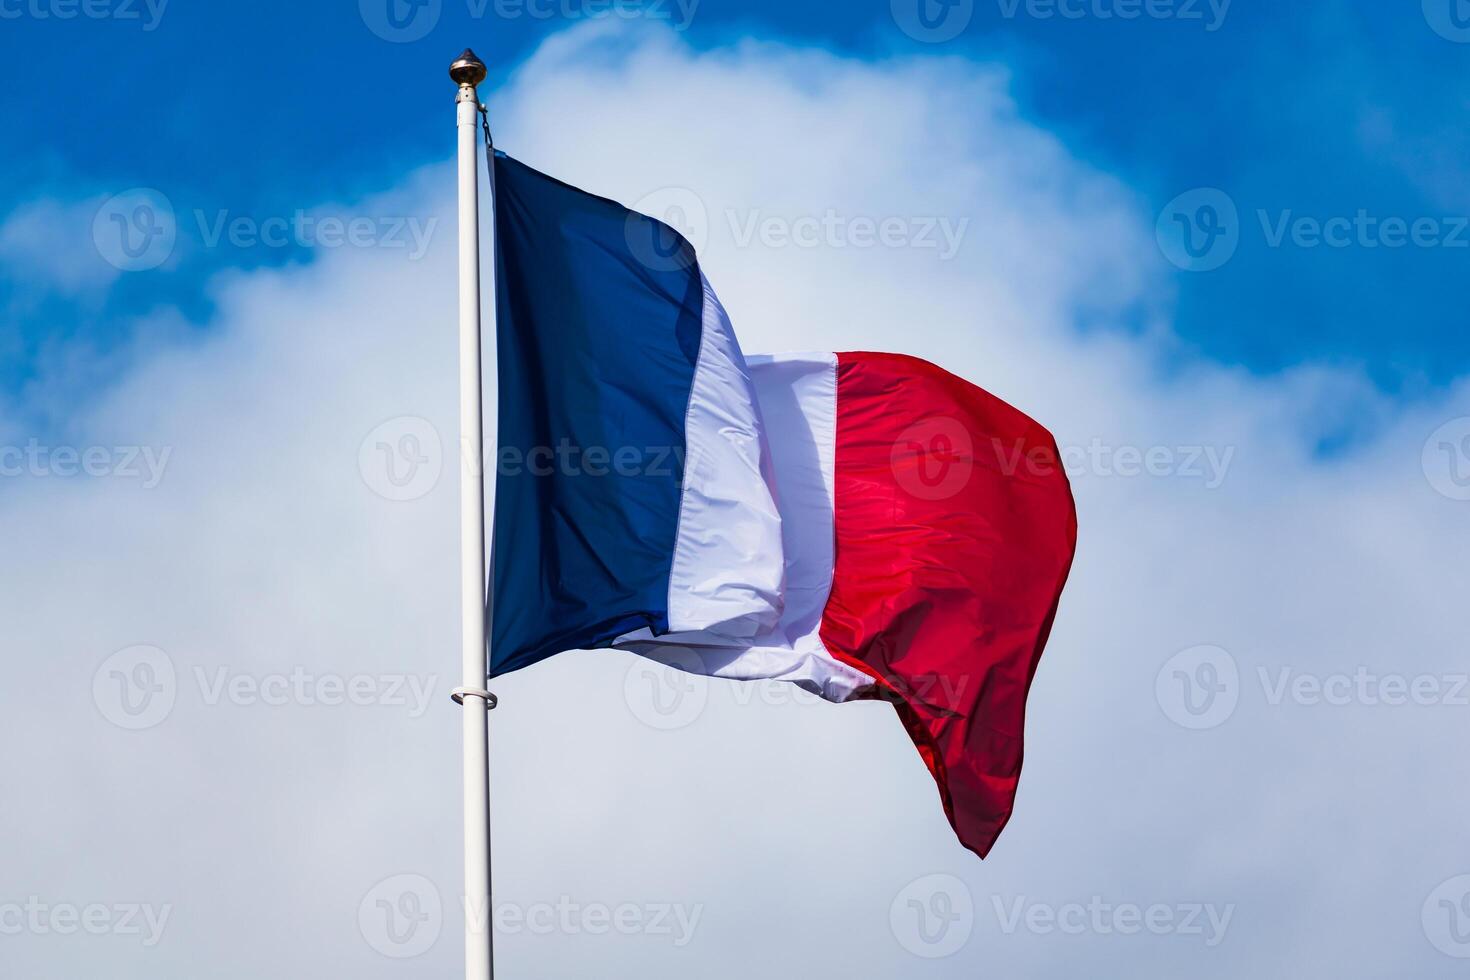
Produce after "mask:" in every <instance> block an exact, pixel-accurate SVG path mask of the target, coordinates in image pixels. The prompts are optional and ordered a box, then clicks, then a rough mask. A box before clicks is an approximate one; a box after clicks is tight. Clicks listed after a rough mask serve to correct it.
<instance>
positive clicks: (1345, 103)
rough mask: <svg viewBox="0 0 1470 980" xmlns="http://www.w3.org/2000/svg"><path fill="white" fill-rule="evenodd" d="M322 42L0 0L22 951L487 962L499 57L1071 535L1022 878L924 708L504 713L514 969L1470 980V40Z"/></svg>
mask: <svg viewBox="0 0 1470 980" xmlns="http://www.w3.org/2000/svg"><path fill="white" fill-rule="evenodd" d="M301 6H302V5H296V4H285V3H260V4H254V5H252V6H251V8H250V10H249V11H244V10H241V11H238V12H233V13H232V12H226V11H223V10H216V9H205V8H204V6H203V5H199V4H190V3H187V2H186V0H172V2H170V3H163V2H162V0H154V2H153V3H151V4H150V3H147V2H144V0H137V2H129V0H97V2H95V3H93V4H91V5H87V6H76V7H73V6H72V5H69V4H67V3H63V2H61V0H25V2H20V0H14V2H11V0H0V39H3V43H4V45H5V49H4V50H5V51H6V55H7V57H6V58H4V59H0V79H3V81H4V83H5V85H4V92H5V94H4V95H3V97H0V98H3V101H4V105H5V107H6V110H7V111H6V115H5V119H6V129H7V133H6V141H7V148H8V150H9V152H7V153H5V154H4V155H3V161H0V167H3V168H4V170H5V173H6V177H7V179H6V180H5V181H4V182H3V184H0V311H3V314H4V327H3V332H0V540H3V541H4V549H3V551H4V556H5V559H4V560H3V562H0V611H3V621H4V623H5V624H6V627H7V629H6V637H5V640H4V646H3V650H4V653H5V664H6V666H7V667H8V669H9V670H10V673H11V676H10V679H9V682H8V683H6V684H4V685H3V686H0V716H3V717H4V718H5V720H6V721H5V728H4V731H5V733H6V735H7V738H6V750H5V751H4V752H3V753H0V785H3V786H4V794H3V801H4V802H3V805H0V841H3V843H0V868H3V874H0V974H3V975H5V976H16V977H26V978H52V977H56V978H60V977H73V976H77V975H103V976H109V977H120V978H122V977H137V978H144V977H146V978H159V977H170V978H172V977H178V978H185V977H197V976H220V977H228V978H242V980H243V978H258V977H260V976H264V975H276V976H286V977H314V976H322V975H332V976H337V975H347V976H361V977H374V978H376V977H384V978H389V977H415V978H420V977H426V976H454V975H455V974H456V973H457V972H458V971H459V970H460V968H461V955H462V953H461V944H460V939H459V935H458V932H459V928H460V923H461V921H462V918H461V914H462V912H461V909H460V900H459V898H458V894H459V887H460V882H459V878H460V873H461V872H460V842H461V838H460V824H459V822H460V803H459V799H460V794H459V714H458V711H459V709H457V708H455V707H454V706H453V704H452V703H451V702H450V701H449V700H448V696H447V695H448V691H449V689H450V688H451V687H453V686H455V684H457V683H458V679H457V677H456V676H455V675H456V673H457V669H458V638H457V635H456V633H457V629H458V623H459V618H458V610H457V585H456V580H455V576H456V570H457V564H456V561H457V558H456V555H457V539H456V527H455V522H456V514H457V511H456V507H457V487H456V483H457V481H456V479H455V475H456V474H455V467H456V465H457V461H456V460H455V458H454V457H455V453H454V448H453V447H454V446H455V445H456V441H457V437H458V433H457V429H456V424H457V423H456V419H457V414H456V401H455V391H454V378H455V362H454V358H455V343H456V338H455V333H454V297H455V292H454V281H455V280H454V272H455V258H454V245H455V242H454V214H453V207H454V202H453V197H452V193H453V168H452V161H451V159H450V151H451V146H452V143H451V141H452V138H453V136H452V125H453V123H452V119H453V111H452V97H453V91H452V86H451V85H450V83H449V82H448V80H447V78H446V77H445V76H444V69H445V66H446V65H447V63H448V61H449V59H450V58H452V56H453V55H454V54H456V53H457V52H458V51H459V50H460V49H461V48H462V47H463V46H464V45H465V44H466V43H469V44H472V45H474V46H475V47H476V48H477V49H478V50H479V51H480V53H481V55H482V56H484V57H486V59H487V60H488V61H490V62H491V63H492V79H491V84H490V85H487V86H486V88H485V89H484V90H483V95H484V97H485V99H486V101H487V102H488V103H489V105H490V110H491V114H492V119H493V122H494V126H495V130H496V136H497V141H498V142H499V144H500V145H501V147H502V148H504V149H505V150H506V151H507V152H509V153H511V154H512V155H514V156H517V157H519V158H520V159H522V160H524V161H525V162H526V163H528V164H530V165H532V166H535V167H537V168H539V169H542V170H545V171H547V172H549V173H552V174H554V175H556V176H559V177H561V178H563V179H565V180H567V181H569V182H571V183H574V184H576V185H578V186H581V187H584V188H586V189H588V190H590V191H593V192H595V193H598V194H602V195H605V196H609V197H613V198H615V199H618V200H620V201H623V202H625V203H627V204H628V205H630V206H633V207H636V208H638V209H639V210H644V211H646V212H647V213H652V214H656V215H657V216H660V217H663V218H665V219H666V220H669V221H671V222H673V223H676V224H678V225H679V226H680V228H681V230H683V231H684V232H685V233H686V235H688V236H689V237H690V238H691V239H692V240H694V241H695V242H696V244H697V245H698V246H699V247H700V251H701V257H702V265H703V267H704V269H705V271H706V272H707V274H708V275H709V277H710V279H711V281H712V282H713V284H714V285H715V287H716V288H717V289H718V291H719V293H720V296H721V298H722V299H723V300H724V303H725V305H726V306H727V308H728V309H729V312H730V314H731V317H732V319H733V320H734V323H735V325H736V329H737V332H738V334H739V336H740V339H741V342H742V344H743V346H744V348H745V349H746V350H747V351H749V352H764V351H778V350H790V349H814V350H844V349H876V350H893V351H902V352H906V353H912V354H917V355H920V356H923V357H926V358H929V359H930V360H933V361H936V362H938V363H939V364H942V365H944V366H945V367H948V368H949V369H951V370H953V371H955V372H956V373H958V374H961V375H963V376H965V377H966V378H969V379H970V380H972V381H974V382H976V383H978V384H980V385H982V386H984V387H986V388H988V389H989V390H991V391H993V392H995V393H996V394H998V395H1000V396H1001V397H1003V398H1005V399H1007V400H1008V401H1010V402H1012V403H1013V404H1015V405H1017V406H1019V407H1021V408H1022V409H1024V410H1025V411H1026V412H1027V413H1028V414H1030V415H1032V416H1033V417H1035V418H1037V419H1039V420H1040V421H1042V422H1043V423H1044V424H1046V425H1047V426H1048V427H1050V428H1051V429H1052V430H1053V432H1055V433H1056V435H1057V438H1058V441H1059V443H1060V444H1061V446H1062V447H1063V451H1064V454H1065V458H1066V460H1067V462H1068V466H1069V471H1070V473H1071V476H1072V479H1073V484H1074V488H1075V491H1076V495H1077V499H1078V507H1079V519H1080V523H1081V541H1080V547H1079V555H1078V562H1077V565H1076V568H1075V570H1074V572H1073V576H1072V580H1071V584H1070V585H1069V587H1068V591H1067V593H1066V595H1065V597H1064V601H1063V605H1062V609H1061V613H1060V617H1059V619H1058V622H1057V627H1056V631H1055V633H1054V636H1053V639H1052V642H1051V645H1050V647H1049V649H1048V652H1047V654H1046V656H1045V658H1044V660H1043V662H1042V665H1041V668H1040V671H1039V673H1038V676H1037V679H1036V684H1035V687H1034V689H1033V692H1032V698H1031V710H1030V713H1029V716H1028V725H1027V740H1028V746H1027V749H1028V751H1027V761H1026V771H1025V775H1024V777H1023V779H1022V782H1021V789H1020V794H1019V797H1018V801H1017V809H1016V814H1015V817H1014V819H1013V821H1012V823H1011V825H1010V826H1009V828H1008V829H1007V830H1006V832H1005V834H1004V835H1003V836H1002V838H1001V840H1000V842H999V844H998V845H997V847H996V848H995V850H994V852H993V853H992V855H991V856H990V858H989V859H987V860H986V861H985V862H983V863H982V862H980V861H979V860H977V859H976V858H975V857H974V856H973V855H972V854H970V853H969V852H967V851H965V850H964V849H963V848H961V847H960V846H959V844H958V843H957V842H956V841H955V840H954V838H953V835H952V833H951V832H950V830H949V828H948V826H947V824H946V822H945V820H944V817H943V814H942V812H941V810H940V807H939V805H938V801H937V799H936V798H935V793H934V789H933V786H932V782H931V781H930V779H929V776H928V774H927V772H926V771H925V770H924V767H923V765H922V763H921V761H920V760H919V758H918V757H917V755H916V754H915V753H914V751H913V748H912V746H911V745H910V744H909V742H908V740H907V738H906V737H905V736H904V734H903V732H902V730H901V727H900V726H899V724H898V721H897V719H896V718H895V717H894V716H893V713H892V711H891V709H889V708H888V707H887V706H885V705H880V704H853V705H837V706H834V705H827V704H823V703H819V702H815V701H814V700H813V699H811V698H809V697H806V696H804V695H801V694H800V693H799V692H793V691H789V690H785V689H782V688H779V687H762V686H759V685H738V684H733V683H727V682H720V681H703V680H699V679H692V678H689V677H686V676H684V675H678V674H673V673H668V672H664V671H663V670H662V669H661V668H657V667H654V666H652V665H649V664H646V663H645V662H642V661H639V660H637V659H636V658H633V657H631V656H630V655H626V654H623V653H618V652H613V651H600V652H596V653H569V654H565V655H562V656H560V657H557V658H553V659H552V660H550V661H547V662H544V663H542V664H540V665H537V666H536V667H533V668H530V669H528V670H525V671H522V672H520V673H518V674H515V675H512V676H508V677H505V678H503V679H500V680H499V681H497V684H496V691H497V693H498V694H499V695H500V698H501V706H500V708H498V709H497V710H496V712H495V713H494V715H493V716H492V793H493V796H494V807H493V808H494V813H493V823H494V830H495V844H494V857H495V865H494V875H495V908H494V910H493V915H494V921H495V924H496V928H497V962H498V965H499V967H500V970H501V974H502V975H503V976H505V977H521V976H537V977H585V976H630V977H631V976H638V977H669V978H674V977H679V978H682V977H688V976H709V977H737V976H739V977H745V976H751V975H762V976H773V977H806V976H849V977H865V978H866V977H873V978H880V977H882V978H886V977H893V976H914V977H936V978H938V977H944V978H951V977H952V978H960V977H964V978H971V977H975V976H995V977H1041V978H1071V977H1075V976H1078V975H1086V976H1130V977H1175V976H1190V977H1234V976H1239V975H1242V974H1247V973H1250V974H1256V975H1267V976H1299V975H1336V976H1345V977H1383V976H1403V975H1413V976H1418V977H1453V976H1461V975H1463V973H1464V970H1465V963H1464V960H1465V959H1466V958H1470V841H1467V838H1466V836H1465V834H1464V824H1465V813H1466V807H1467V804H1470V790H1467V788H1466V787H1467V779H1466V777H1467V775H1470V762H1467V761H1466V754H1465V752H1464V750H1463V746H1464V745H1465V744H1466V736H1467V735H1470V683H1467V673H1470V667H1467V666H1466V662H1465V642H1464V612H1463V609H1464V582H1465V576H1464V571H1463V556H1464V554H1465V553H1466V546H1467V544H1470V534H1467V531H1466V516H1467V514H1470V383H1467V382H1466V381H1465V376H1466V375H1467V374H1470V342H1467V340H1466V338H1467V336H1470V334H1467V332H1466V331H1465V330H1464V329H1463V327H1464V316H1465V314H1464V304H1463V301H1462V297H1461V296H1460V295H1459V293H1460V291H1459V290H1457V289H1455V288H1454V286H1455V284H1456V283H1458V282H1461V281H1463V278H1464V264H1465V262H1466V260H1467V255H1470V228H1467V225H1470V220H1467V218H1466V217H1464V216H1465V215H1467V214H1470V197H1467V194H1466V191H1465V188H1466V187H1470V183H1467V181H1466V180H1465V178H1466V176H1467V171H1470V142H1467V140H1466V137H1465V136H1464V127H1463V124H1462V120H1463V110H1464V107H1465V106H1466V105H1467V103H1470V88H1467V84H1466V82H1465V78H1466V75H1465V71H1464V69H1465V67H1466V65H1467V63H1470V61H1467V59H1470V44H1466V43H1463V42H1466V41H1470V26H1462V25H1463V24H1465V18H1464V17H1463V16H1459V15H1460V14H1463V11H1461V10H1459V8H1457V7H1454V6H1452V5H1451V4H1450V3H1448V2H1446V3H1443V4H1440V3H1436V2H1435V0H1426V2H1425V3H1424V4H1423V5H1422V6H1423V9H1422V10H1421V9H1420V8H1419V5H1415V4H1409V5H1403V6H1402V9H1397V10H1390V9H1389V8H1388V5H1382V7H1380V6H1379V5H1374V6H1373V8H1372V9H1371V10H1365V9H1359V7H1358V6H1357V5H1352V4H1348V3H1322V4H1317V5H1313V8H1312V10H1310V11H1307V10H1297V9H1293V10H1290V11H1288V10H1278V9H1275V8H1277V7H1279V6H1281V5H1275V4H1273V5H1270V6H1271V8H1272V9H1266V8H1265V6H1264V5H1260V4H1252V3H1247V2H1246V0H1237V3H1235V4H1225V3H1223V2H1216V3H1213V4H1212V3H1209V2H1207V0H1200V2H1192V0H1178V2H1175V3H1160V4H1155V5H1152V6H1148V7H1146V8H1145V7H1143V5H1131V4H1129V3H1126V2H1123V0H1086V2H1081V0H1071V2H1060V0H1059V2H1058V3H1055V4H1048V3H1041V2H1035V0H1033V2H1028V0H1016V2H1014V3H1012V2H1010V0H993V2H989V3H985V2H982V3H974V2H970V0H961V2H958V3H955V4H951V5H949V6H941V5H940V4H938V3H932V4H927V3H926V4H925V5H924V6H922V7H920V6H919V5H918V4H916V3H915V4H907V3H906V2H905V0H894V2H893V3H892V4H889V3H887V2H874V3H860V4H850V5H842V8H841V9H839V10H832V9H829V7H830V5H825V4H824V5H820V6H819V5H815V4H813V5H810V7H809V8H808V7H806V6H801V7H795V8H794V9H793V7H792V5H790V4H775V3H770V4H767V3H764V2H754V0H751V2H746V3H736V2H734V0H705V2H704V3H703V4H696V3H692V2H690V0H686V2H685V3H683V4H680V3H679V2H677V0H665V2H663V3H660V4H649V5H646V6H645V7H643V8H641V9H640V10H641V12H635V11H633V8H630V7H619V8H614V9H612V10H611V11H609V8H608V7H607V6H606V5H601V4H591V5H589V4H586V3H579V2H574V0H555V2H552V0H544V2H540V3H538V2H534V0H525V3H511V2H509V0H500V2H498V3H497V2H496V0H486V3H484V4H482V3H479V2H478V0H476V2H470V3H466V2H465V0H442V3H441V2H439V0H429V2H427V3H424V4H421V5H418V6H413V5H410V4H408V3H404V2H396V3H395V4H393V5H389V4H386V3H378V2H374V0H362V3H361V4H357V5H354V4H352V3H344V4H339V5H336V7H335V8H329V7H328V6H327V5H314V6H311V7H310V9H300V8H301ZM1298 6H1299V5H1298ZM354 7H356V8H357V9H353V8H354ZM1140 10H1146V12H1143V13H1139V11H1140ZM1135 15H1136V16H1135ZM875 225H876V226H882V227H886V228H888V229H889V230H890V232H891V234H888V235H886V236H883V238H882V240H879V241H875V240H874V239H873V237H872V235H871V234H865V233H864V229H865V228H868V227H870V226H875Z"/></svg>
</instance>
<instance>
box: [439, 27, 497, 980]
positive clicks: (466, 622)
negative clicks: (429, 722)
mask: <svg viewBox="0 0 1470 980" xmlns="http://www.w3.org/2000/svg"><path fill="white" fill-rule="evenodd" d="M485 75H486V71H485V64H484V62H482V61H481V60H480V59H479V58H477V57H475V53H474V52H473V51H471V50H469V49H468V48H466V49H465V52H464V54H462V55H460V56H459V58H458V59H456V60H455V62H454V63H453V64H452V65H450V67H449V77H450V78H452V79H453V80H454V82H455V84H456V85H458V86H459V94H458V95H457V96H456V97H455V112H456V118H457V122H458V130H459V431H460V450H461V453H460V476H459V481H460V482H459V526H460V567H459V571H460V617H461V623H460V626H461V630H460V636H461V638H462V642H463V646H462V649H461V653H462V655H463V680H462V682H461V684H462V686H461V687H459V688H456V689H455V692H454V699H455V700H456V701H458V702H459V703H460V705H461V706H462V708H463V716H464V914H465V945H464V969H465V980H491V978H492V977H493V976H494V972H495V966H494V951H493V945H494V930H493V929H492V927H491V920H492V918H493V916H492V914H491V908H490V769H489V767H490V752H489V715H490V710H489V709H491V708H493V707H495V696H494V695H493V694H491V693H490V692H489V691H487V690H485V685H486V683H487V680H486V672H487V654H488V650H489V648H488V646H487V645H486V642H485V626H486V620H487V619H488V612H487V602H486V598H487V590H486V563H485V465H484V446H485V440H484V404H483V400H482V398H481V388H480V385H481V373H480V183H479V180H480V172H479V154H478V147H479V136H480V133H479V121H480V120H479V113H480V98H479V94H478V93H477V92H476V90H475V87H476V86H477V85H479V84H480V82H482V81H484V80H485ZM491 193H492V195H493V193H494V192H493V189H492V192H491ZM492 204H493V201H492Z"/></svg>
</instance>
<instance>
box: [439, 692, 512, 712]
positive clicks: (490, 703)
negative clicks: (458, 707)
mask: <svg viewBox="0 0 1470 980" xmlns="http://www.w3.org/2000/svg"><path fill="white" fill-rule="evenodd" d="M449 696H450V697H451V698H452V699H454V703H455V704H464V699H465V698H480V699H481V700H483V701H484V702H485V710H486V711H489V710H490V709H492V708H494V707H495V706H496V705H497V704H499V703H500V699H499V698H497V697H496V696H495V695H493V694H491V693H490V692H489V691H487V690H485V689H484V688H482V687H456V688H455V689H454V690H452V691H450V692H449Z"/></svg>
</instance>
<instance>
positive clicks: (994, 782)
mask: <svg viewBox="0 0 1470 980" xmlns="http://www.w3.org/2000/svg"><path fill="white" fill-rule="evenodd" d="M495 179H496V228H497V309H498V327H497V334H498V351H499V358H498V363H499V455H498V459H497V479H496V498H495V499H496V503H495V514H494V534H495V538H494V555H495V559H494V581H493V589H492V602H491V609H492V615H491V637H492V638H491V661H490V666H491V674H492V675H498V674H503V673H505V672H507V671H510V670H515V669H517V668H520V667H524V666H527V665H529V664H532V663H535V662H536V661H538V660H541V659H543V658H545V657H547V656H551V655H552V654H555V653H557V652H560V651H562V650H568V649H596V648H606V647H616V648H620V649H626V650H631V651H633V652H636V653H639V654H641V655H644V656H647V657H651V658H654V659H657V660H659V661H661V662H663V663H667V664H669V665H671V666H675V667H678V668H680V669H684V670H691V671H696V672H699V673H704V674H708V675H712V676H718V677H725V678H731V679H735V680H747V681H748V680H784V681H789V682H792V683H795V684H798V685H800V686H801V687H803V688H805V689H806V690H809V691H812V692H814V693H816V694H819V695H820V696H822V697H823V698H825V699H827V700H829V701H837V702H840V701H850V700H857V699H875V698H876V699H883V700H887V701H889V702H890V703H892V704H893V705H894V707H895V709H896V711H897V714H898V716H899V719H900V720H901V721H902V724H903V726H904V728H905V729H906V730H907V732H908V734H909V736H910V737H911V738H912V740H913V742H914V744H915V746H916V747H917V748H918V750H919V753H920V755H921V757H922V758H923V761H924V763H925V764H926V765H927V766H928V768H929V770H930V771H931V773H932V774H933V775H934V778H935V781H936V784H937V786H938V789H939V795H940V799H941V802H942V804H943V806H944V810H945V813H946V814H947V816H948V817H949V819H950V822H951V824H952V825H953V826H954V829H955V832H956V833H957V835H958V837H959V839H960V841H961V842H962V843H963V844H964V845H965V846H966V847H968V848H970V849H971V850H973V851H975V852H976V853H978V854H979V855H980V856H982V857H983V856H985V855H986V854H987V853H988V852H989V851H990V849H991V847H992V846H993V845H994V843H995V840H996V838H997V837H998V835H999V834H1000V832H1001V830H1002V828H1003V827H1004V826H1005V824H1006V821H1007V820H1008V819H1009V817H1010V814H1011V811H1012V808H1013V805H1014V800H1015V794H1016V786H1017V780H1018V778H1019V775H1020V770H1021V759H1022V743H1023V735H1024V728H1025V705H1026V695H1027V691H1028V689H1029V687H1030V684H1031V679H1032V676H1033V675H1034V673H1035V670H1036V666H1037V663H1038V660H1039V658H1040V656H1041V652H1042V648H1043V647H1044V645H1045V643H1046V639H1047V636H1048V633H1049V632H1050V629H1051V625H1052V621H1053V618H1054V617H1055V615H1056V610H1057V604H1058V601H1059V598H1060V596H1061V592H1062V587H1063V585H1064V583H1065V581H1066V578H1067V573H1068V570H1069V568H1070V566H1071V562H1072V556H1073V552H1074V549H1075V545H1076V534H1077V523H1076V513H1075V509H1074V505H1073V501H1072V495H1071V490H1070V487H1069V485H1068V481H1067V478H1066V475H1065V473H1064V471H1063V469H1062V467H1061V465H1060V461H1059V455H1058V452H1057V447H1056V444H1055V442H1054V440H1053V439H1052V437H1051V435H1050V434H1049V433H1048V432H1047V431H1046V430H1045V429H1043V428H1042V427H1041V426H1040V425H1038V424H1037V423H1036V422H1034V421H1032V420H1031V419H1030V418H1028V417H1027V416H1025V415H1024V414H1022V413H1021V412H1019V411H1017V410H1016V409H1014V408H1012V407H1010V406H1009V405H1007V404H1005V403H1004V402H1002V401H1000V400H999V399H997V398H995V397H993V396H991V395H989V394H987V393H986V392H985V391H983V390H981V389H980V388H978V387H976V386H974V385H972V384H970V383H969V382H966V381H964V380H962V379H960V378H957V377H955V376H954V375H952V374H950V373H948V372H946V371H944V370H942V369H940V368H938V367H936V366H934V365H933V364H930V363H928V362H927V361H923V360H919V359H917V358H913V357H908V356H904V355H898V354H879V353H836V354H834V353H817V354H789V355H775V356H752V357H750V358H748V359H747V358H745V357H744V356H743V355H742V354H741V351H740V348H739V346H738V344H737V343H736V341H735V337H734V332H733V329H732V328H731V325H730V320H729V318H728V316H727V315H726V314H725V311H724V308H723V307H722V306H721V305H720V302H719V300H718V299H717V298H716V296H715V294H714V291H713V290H712V289H711V287H710V285H709V282H708V280H707V279H706V278H705V276H704V275H703V273H702V272H701V270H700V268H699V263H698V259H697V257H696V256H695V254H694V251H693V249H692V248H691V247H690V246H689V244H688V243H687V242H686V241H685V240H684V239H683V238H682V237H681V236H680V235H679V234H678V233H677V232H675V231H674V230H673V229H671V228H669V227H668V226H667V225H665V224H663V223H662V222H659V221H656V220H655V219H653V218H649V217H646V216H644V215H641V214H638V213H636V212H632V211H628V210H627V209H625V208H623V207H622V206H621V205H618V204H616V203H615V202H612V201H608V200H604V199H602V198H598V197H594V196H592V195H589V194H586V193H584V192H582V191H579V190H577V189H575V188H572V187H570V186H568V185H566V184H562V183H560V182H558V181H556V180H554V179H552V178H550V177H547V176H545V175H543V174H540V173H537V172H536V171H534V170H532V169H530V168H529V167H526V166H524V165H523V164H520V163H518V162H516V161H514V160H512V159H510V158H509V157H506V156H504V155H502V154H497V156H496V161H495Z"/></svg>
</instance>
